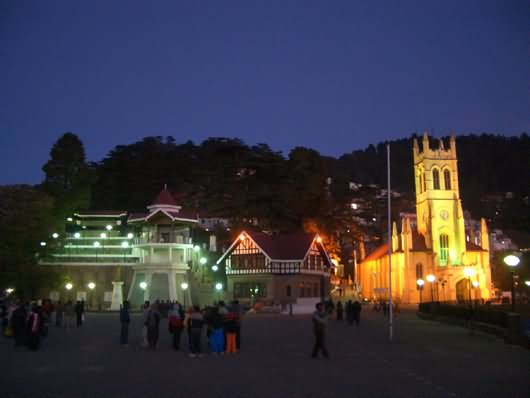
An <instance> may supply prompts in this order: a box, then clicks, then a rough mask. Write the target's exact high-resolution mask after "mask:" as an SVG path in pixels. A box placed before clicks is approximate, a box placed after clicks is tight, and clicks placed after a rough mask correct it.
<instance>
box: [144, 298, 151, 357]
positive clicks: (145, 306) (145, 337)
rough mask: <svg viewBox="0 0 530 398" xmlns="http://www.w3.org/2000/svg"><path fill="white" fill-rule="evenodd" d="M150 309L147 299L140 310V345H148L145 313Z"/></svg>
mask: <svg viewBox="0 0 530 398" xmlns="http://www.w3.org/2000/svg"><path fill="white" fill-rule="evenodd" d="M150 309H151V304H150V303H149V300H147V301H146V302H145V303H144V306H143V311H142V347H148V346H149V342H148V341H147V315H148V314H149V310H150Z"/></svg>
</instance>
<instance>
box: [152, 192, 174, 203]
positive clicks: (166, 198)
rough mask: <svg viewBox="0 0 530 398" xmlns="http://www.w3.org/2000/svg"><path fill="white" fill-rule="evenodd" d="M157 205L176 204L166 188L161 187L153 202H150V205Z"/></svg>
mask: <svg viewBox="0 0 530 398" xmlns="http://www.w3.org/2000/svg"><path fill="white" fill-rule="evenodd" d="M157 205H158V206H159V205H165V206H177V202H176V201H175V199H174V198H173V196H172V195H171V194H170V193H169V191H168V190H167V189H163V190H162V191H160V193H159V194H158V196H157V197H156V198H155V200H154V201H153V203H151V206H157Z"/></svg>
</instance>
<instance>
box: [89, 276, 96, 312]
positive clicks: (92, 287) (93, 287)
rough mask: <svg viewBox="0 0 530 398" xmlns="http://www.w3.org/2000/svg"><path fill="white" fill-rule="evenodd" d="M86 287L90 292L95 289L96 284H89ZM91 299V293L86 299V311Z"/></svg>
mask: <svg viewBox="0 0 530 398" xmlns="http://www.w3.org/2000/svg"><path fill="white" fill-rule="evenodd" d="M87 286H88V288H89V289H90V291H91V292H92V291H93V290H94V289H95V287H96V284H95V283H94V282H89V283H88V285H87ZM91 299H92V293H90V296H89V297H88V302H87V310H88V306H89V305H90V306H91V302H90V301H91Z"/></svg>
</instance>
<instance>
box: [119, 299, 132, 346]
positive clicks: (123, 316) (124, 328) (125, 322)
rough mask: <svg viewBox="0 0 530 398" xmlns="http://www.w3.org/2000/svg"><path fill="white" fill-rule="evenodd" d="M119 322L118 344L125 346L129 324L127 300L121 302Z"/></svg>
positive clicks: (127, 343) (127, 341) (127, 339)
mask: <svg viewBox="0 0 530 398" xmlns="http://www.w3.org/2000/svg"><path fill="white" fill-rule="evenodd" d="M120 323H121V332H120V344H121V345H123V346H125V347H127V346H128V345H129V324H130V323H131V315H130V313H129V302H128V301H127V300H125V301H124V302H123V306H122V307H121V308H120Z"/></svg>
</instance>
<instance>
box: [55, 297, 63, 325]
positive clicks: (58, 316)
mask: <svg viewBox="0 0 530 398" xmlns="http://www.w3.org/2000/svg"><path fill="white" fill-rule="evenodd" d="M63 317H64V305H63V303H62V302H61V300H59V301H58V302H57V304H56V306H55V326H57V327H58V328H60V327H62V326H63Z"/></svg>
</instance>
